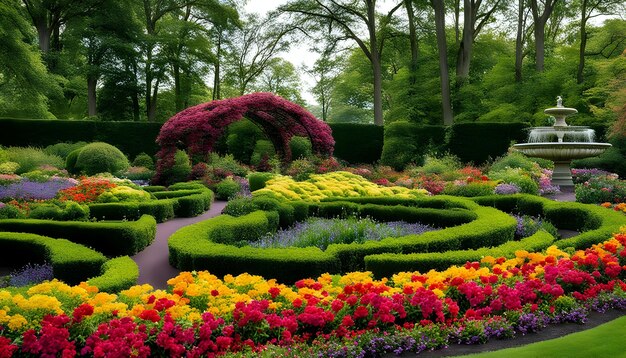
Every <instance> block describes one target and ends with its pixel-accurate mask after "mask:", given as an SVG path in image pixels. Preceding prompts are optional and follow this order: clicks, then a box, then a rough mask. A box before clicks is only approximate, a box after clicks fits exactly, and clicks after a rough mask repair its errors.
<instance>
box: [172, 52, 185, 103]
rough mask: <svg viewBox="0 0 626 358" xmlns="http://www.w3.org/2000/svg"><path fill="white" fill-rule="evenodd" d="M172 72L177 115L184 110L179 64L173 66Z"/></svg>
mask: <svg viewBox="0 0 626 358" xmlns="http://www.w3.org/2000/svg"><path fill="white" fill-rule="evenodd" d="M172 72H173V73H174V107H175V109H176V113H178V112H180V111H182V110H183V95H182V91H181V84H180V66H178V64H173V65H172Z"/></svg>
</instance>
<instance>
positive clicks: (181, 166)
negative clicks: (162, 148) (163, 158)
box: [163, 150, 191, 184]
mask: <svg viewBox="0 0 626 358" xmlns="http://www.w3.org/2000/svg"><path fill="white" fill-rule="evenodd" d="M190 175H191V161H190V160H189V156H188V155H187V153H186V152H185V151H182V150H177V151H176V154H175V155H174V165H173V166H172V167H170V168H167V169H166V170H165V171H164V172H163V178H164V180H163V182H164V183H165V184H173V183H178V182H184V181H186V180H187V179H188V178H189V176H190Z"/></svg>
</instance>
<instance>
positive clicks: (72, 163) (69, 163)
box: [65, 148, 82, 174]
mask: <svg viewBox="0 0 626 358" xmlns="http://www.w3.org/2000/svg"><path fill="white" fill-rule="evenodd" d="M81 149H82V148H79V149H75V150H73V151H71V152H70V153H69V154H68V155H67V157H66V158H65V169H66V170H67V171H68V173H71V174H78V170H77V169H76V161H77V160H78V154H80V151H81Z"/></svg>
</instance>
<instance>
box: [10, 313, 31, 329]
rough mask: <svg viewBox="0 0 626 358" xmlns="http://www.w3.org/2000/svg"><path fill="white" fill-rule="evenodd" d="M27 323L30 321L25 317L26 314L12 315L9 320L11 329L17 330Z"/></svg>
mask: <svg viewBox="0 0 626 358" xmlns="http://www.w3.org/2000/svg"><path fill="white" fill-rule="evenodd" d="M27 323H28V321H27V320H26V318H24V316H22V315H21V314H16V315H14V316H13V317H11V319H10V320H9V324H8V326H9V329H12V330H14V331H17V330H18V329H20V328H22V327H23V326H25V325H26V324H27Z"/></svg>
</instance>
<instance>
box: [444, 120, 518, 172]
mask: <svg viewBox="0 0 626 358" xmlns="http://www.w3.org/2000/svg"><path fill="white" fill-rule="evenodd" d="M527 127H528V124H527V123H522V122H517V123H516V122H513V123H457V124H455V125H453V126H452V128H451V130H450V137H449V140H448V148H449V150H450V153H451V154H454V155H456V156H457V157H458V158H459V159H460V160H461V162H463V163H470V162H473V163H475V164H482V163H484V162H486V161H488V160H489V158H496V157H498V156H501V155H502V154H504V153H506V152H507V150H508V149H509V147H510V145H511V141H517V142H522V141H524V140H526V137H527V134H526V132H525V131H524V129H525V128H527Z"/></svg>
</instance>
